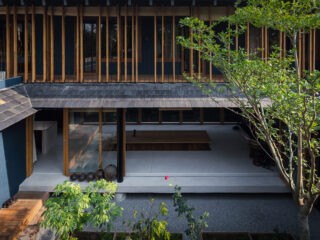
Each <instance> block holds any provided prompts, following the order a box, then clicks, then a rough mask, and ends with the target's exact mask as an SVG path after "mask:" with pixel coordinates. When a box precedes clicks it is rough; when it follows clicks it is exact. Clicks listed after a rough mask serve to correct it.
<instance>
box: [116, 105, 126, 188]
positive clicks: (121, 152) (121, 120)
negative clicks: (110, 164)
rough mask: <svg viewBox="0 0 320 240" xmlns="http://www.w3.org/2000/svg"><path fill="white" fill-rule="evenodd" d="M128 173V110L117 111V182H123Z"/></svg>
mask: <svg viewBox="0 0 320 240" xmlns="http://www.w3.org/2000/svg"><path fill="white" fill-rule="evenodd" d="M125 172H126V110H125V109H124V108H120V109H117V181H118V182H123V177H124V176H125Z"/></svg>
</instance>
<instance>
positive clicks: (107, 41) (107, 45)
mask: <svg viewBox="0 0 320 240" xmlns="http://www.w3.org/2000/svg"><path fill="white" fill-rule="evenodd" d="M106 82H109V8H108V7H107V9H106Z"/></svg>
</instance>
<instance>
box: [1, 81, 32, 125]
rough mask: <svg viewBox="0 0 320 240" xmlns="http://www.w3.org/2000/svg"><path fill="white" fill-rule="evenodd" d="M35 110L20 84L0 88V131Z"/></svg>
mask: <svg viewBox="0 0 320 240" xmlns="http://www.w3.org/2000/svg"><path fill="white" fill-rule="evenodd" d="M18 89H19V91H17V90H18ZM35 112H36V110H35V109H33V108H32V106H31V102H30V99H29V98H28V97H26V92H25V89H24V87H22V85H19V86H17V87H13V88H5V89H1V90H0V131H1V130H3V129H5V128H7V127H9V126H11V125H13V124H15V123H17V122H19V121H21V120H23V119H25V118H26V117H28V116H30V115H32V114H34V113H35Z"/></svg>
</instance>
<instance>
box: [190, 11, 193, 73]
mask: <svg viewBox="0 0 320 240" xmlns="http://www.w3.org/2000/svg"><path fill="white" fill-rule="evenodd" d="M190 17H193V11H192V7H190ZM189 34H190V41H191V42H193V31H192V29H191V28H189ZM189 51H190V52H189V53H190V56H189V61H190V62H189V65H190V76H191V77H193V73H194V72H193V49H192V48H190V50H189Z"/></svg>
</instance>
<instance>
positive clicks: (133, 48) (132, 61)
mask: <svg viewBox="0 0 320 240" xmlns="http://www.w3.org/2000/svg"><path fill="white" fill-rule="evenodd" d="M134 10H135V9H134V8H132V22H131V24H132V25H131V45H132V47H131V49H132V50H131V51H132V53H131V82H134V81H135V80H134V76H135V74H134V69H135V67H134V65H135V41H134V40H135V39H134V36H135V34H134V33H135V21H134V20H135V16H134V15H135V14H134Z"/></svg>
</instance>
